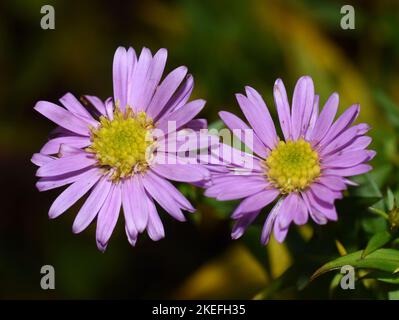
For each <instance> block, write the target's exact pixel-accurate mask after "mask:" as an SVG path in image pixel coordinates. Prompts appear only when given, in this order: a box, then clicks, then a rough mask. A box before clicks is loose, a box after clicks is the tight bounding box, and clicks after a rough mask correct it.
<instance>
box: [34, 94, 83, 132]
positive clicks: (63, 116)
mask: <svg viewBox="0 0 399 320" xmlns="http://www.w3.org/2000/svg"><path fill="white" fill-rule="evenodd" d="M34 109H35V110H36V111H37V112H39V113H41V114H42V115H44V116H45V117H46V118H48V119H50V120H51V121H53V122H55V123H56V124H58V125H60V126H61V127H63V128H65V129H68V130H70V131H72V132H75V133H77V134H81V135H84V136H89V135H90V130H89V126H88V125H87V123H86V122H85V121H84V120H82V119H80V118H78V117H76V116H75V115H73V114H72V113H71V112H69V111H67V110H65V109H64V108H61V107H59V106H57V105H56V104H54V103H51V102H47V101H39V102H38V103H36V105H35V108H34Z"/></svg>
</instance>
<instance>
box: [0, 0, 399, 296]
mask: <svg viewBox="0 0 399 320" xmlns="http://www.w3.org/2000/svg"><path fill="white" fill-rule="evenodd" d="M351 2H352V3H351ZM46 4H49V5H52V6H54V9H55V30H42V29H41V27H40V20H41V18H42V14H41V13H40V9H41V7H42V6H43V5H46ZM344 4H352V5H353V6H354V8H355V19H356V20H355V23H356V24H355V26H356V29H355V30H343V29H342V28H341V27H340V20H341V18H342V15H341V13H340V9H341V7H342V6H343V5H344ZM398 30H399V3H398V1H388V0H380V1H373V0H369V1H366V0H364V1H349V2H348V1H332V0H331V1H319V0H306V1H294V0H278V1H277V0H273V1H261V0H249V1H240V0H221V1H213V0H201V1H195V0H171V1H160V0H150V1H95V0H90V1H58V0H57V1H51V0H45V1H40V0H30V1H28V0H26V1H22V0H18V1H15V0H2V1H1V2H0V108H1V109H0V165H1V179H0V181H1V182H0V187H1V200H2V201H1V205H0V212H1V214H0V217H1V219H0V297H1V298H29V299H30V298H37V299H43V298H50V299H55V298H83V299H93V298H139V299H143V298H252V297H253V296H254V295H255V294H256V293H257V292H258V291H259V290H261V289H262V288H264V287H265V286H267V284H268V283H269V282H270V281H271V280H272V279H273V278H275V277H277V276H278V275H280V274H281V273H282V272H283V271H284V270H286V269H287V268H288V267H289V266H290V265H291V264H292V262H293V261H294V260H295V259H298V258H297V257H296V256H293V255H292V254H291V253H290V251H289V250H288V249H287V246H286V245H278V244H277V243H275V242H274V241H272V242H271V244H270V245H269V246H268V247H262V246H261V245H260V244H259V241H258V237H259V231H258V229H256V228H253V229H250V230H249V231H248V234H247V235H246V236H245V237H244V239H243V240H239V241H234V242H233V241H231V240H230V228H231V225H230V222H229V220H228V214H229V213H230V212H231V209H232V208H233V207H234V205H235V203H220V204H216V203H215V202H213V201H212V200H207V199H204V198H203V197H202V195H201V190H196V189H194V188H191V187H183V188H184V190H183V191H184V192H185V193H186V194H187V195H188V196H189V197H190V200H191V201H192V202H193V203H194V204H195V205H196V206H197V207H198V209H199V210H198V212H197V213H196V214H195V215H194V217H192V218H190V220H189V221H188V222H187V223H179V222H177V221H174V220H172V219H170V218H169V217H168V216H167V215H166V214H165V213H161V217H162V220H163V222H164V224H165V231H166V238H165V239H163V240H161V241H159V242H152V241H151V240H149V239H148V237H147V236H142V237H141V238H140V239H139V241H138V244H137V246H136V247H135V248H132V247H130V245H129V244H128V242H127V240H126V239H125V232H124V227H123V219H120V220H119V222H118V226H117V228H116V230H115V232H114V234H113V236H112V238H111V241H110V243H109V246H108V249H107V250H106V252H105V253H101V252H99V251H98V250H97V248H96V245H95V225H92V226H91V227H90V228H89V229H87V230H86V231H84V232H83V233H81V234H79V235H74V234H73V233H72V230H71V228H72V222H73V219H74V216H75V215H76V213H77V210H78V208H79V206H80V205H81V203H78V204H77V205H76V206H74V207H73V208H72V209H71V210H69V211H68V212H67V213H65V214H64V215H62V216H61V217H60V218H57V219H56V220H49V219H48V217H47V212H48V208H49V207H50V205H51V203H52V201H53V200H54V199H55V198H56V196H57V194H59V192H60V190H59V189H56V190H54V191H50V192H44V193H39V192H38V191H37V190H36V188H35V181H36V178H35V170H36V169H35V167H34V165H33V164H31V163H30V157H31V155H32V154H33V153H34V152H37V151H38V150H40V148H41V146H42V145H43V144H44V143H45V141H46V140H47V135H48V133H49V131H50V130H51V129H52V128H53V125H52V124H51V123H50V121H48V120H46V119H45V118H43V117H41V116H40V115H39V114H38V113H36V112H34V110H33V106H34V104H35V102H36V101H38V100H48V101H52V102H56V101H57V100H58V99H59V98H60V97H61V96H62V95H63V94H64V93H66V92H69V91H70V92H72V93H74V94H76V95H78V96H80V95H83V94H93V95H97V96H99V97H101V98H107V97H109V96H111V95H112V58H113V54H114V51H115V49H116V48H117V47H118V46H120V45H122V46H133V47H134V48H135V49H136V51H140V50H141V48H142V47H143V46H146V47H149V48H150V49H151V50H152V51H153V52H154V51H155V50H157V49H158V48H161V47H165V48H167V49H168V52H169V56H168V64H167V71H170V70H172V69H173V68H175V67H177V66H179V65H186V66H187V67H188V68H189V71H190V73H192V74H193V75H194V78H195V90H194V94H193V97H192V98H195V97H201V98H204V99H206V100H207V106H206V108H205V109H204V111H203V112H202V116H204V117H207V118H208V119H209V122H210V123H213V122H215V121H217V120H218V116H217V112H218V111H219V110H221V109H225V110H230V111H234V112H236V113H237V114H239V115H240V113H239V109H238V106H237V103H236V101H235V99H234V93H237V92H242V91H243V88H244V86H245V85H251V86H253V87H255V88H256V89H257V90H259V91H260V92H261V93H262V94H263V96H264V98H265V99H266V102H267V103H268V105H269V107H271V109H273V111H272V112H274V103H273V99H272V87H273V83H274V81H275V79H276V78H279V77H281V78H282V79H283V80H284V82H285V84H286V87H287V91H288V93H289V95H291V93H292V90H293V87H294V85H295V82H296V80H297V78H298V77H299V76H301V75H304V74H308V75H311V76H312V77H313V79H314V81H315V86H316V91H317V92H318V93H319V94H320V96H321V102H323V103H324V102H325V101H326V99H327V98H328V95H329V94H330V93H332V92H333V91H337V92H338V93H339V94H340V97H341V100H340V108H341V109H340V110H341V111H342V110H343V108H346V107H348V106H349V105H350V104H353V103H357V102H360V103H361V106H362V111H361V116H360V118H361V120H363V121H367V122H368V123H370V124H371V125H372V126H373V128H374V130H373V131H372V132H371V135H372V136H373V137H374V138H375V142H374V148H375V149H377V150H378V151H379V154H380V160H379V161H396V164H397V163H398V160H397V159H388V156H385V154H386V152H385V144H384V141H385V140H387V139H388V138H387V137H389V135H391V136H392V132H391V131H390V128H389V127H387V126H386V125H385V124H386V119H385V118H384V117H383V116H382V114H381V108H380V106H379V99H380V97H381V93H383V94H384V96H389V97H390V99H391V100H392V101H394V102H396V103H399V90H398V88H399V73H398V71H399V70H398V67H399V59H398V53H399V31H398ZM274 116H275V113H274ZM214 125H215V126H218V125H219V123H217V122H216V123H215V124H214ZM391 140H392V139H391ZM387 159H388V160H387ZM377 161H378V160H377ZM343 219H344V222H345V218H343ZM327 228H329V227H317V228H315V229H316V231H314V229H313V227H311V226H306V227H304V228H301V229H300V230H298V234H302V235H304V237H305V238H306V237H310V236H306V235H307V234H312V233H313V232H319V231H318V230H321V231H320V232H323V230H324V231H326V230H328V229H327ZM349 232H350V231H349ZM294 236H295V235H294ZM288 243H289V240H288ZM251 246H252V247H251ZM326 247H329V248H331V247H333V243H328V244H326ZM331 250H332V249H331ZM262 259H264V260H262ZM263 261H264V263H263ZM46 264H50V265H52V266H54V268H55V272H56V289H55V290H48V291H44V290H42V289H41V288H40V279H41V274H40V268H41V266H42V265H46ZM316 267H318V265H317V264H315V265H314V268H316ZM310 271H314V270H310ZM314 286H317V284H316V285H314ZM317 290H318V289H317V288H316V287H315V289H314V291H312V293H309V297H323V296H324V295H326V293H325V292H323V291H322V289H320V290H321V291H320V293H317ZM282 297H285V298H295V297H301V296H300V295H297V294H295V293H286V294H285V295H284V294H283V295H282ZM302 297H305V296H302Z"/></svg>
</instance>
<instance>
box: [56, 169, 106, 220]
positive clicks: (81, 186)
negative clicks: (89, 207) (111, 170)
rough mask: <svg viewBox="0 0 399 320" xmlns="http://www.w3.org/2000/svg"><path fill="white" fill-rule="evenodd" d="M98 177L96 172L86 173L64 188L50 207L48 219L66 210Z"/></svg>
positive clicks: (98, 173)
mask: <svg viewBox="0 0 399 320" xmlns="http://www.w3.org/2000/svg"><path fill="white" fill-rule="evenodd" d="M100 176H101V174H100V172H99V171H98V170H96V171H88V172H86V173H85V174H84V175H83V176H82V177H81V179H79V180H77V181H76V182H74V183H73V184H71V185H70V186H69V187H68V188H66V189H65V190H64V191H63V192H62V193H61V194H60V195H59V196H58V197H57V199H55V201H54V202H53V204H52V205H51V207H50V210H49V217H50V219H54V218H56V217H58V216H59V215H61V214H63V213H64V212H65V211H66V210H68V209H69V208H70V207H71V206H72V205H73V204H74V203H75V202H76V201H78V200H79V199H80V198H81V197H83V196H84V195H85V194H86V192H87V191H89V190H90V189H91V187H93V185H94V184H95V183H96V182H97V181H98V179H99V178H100Z"/></svg>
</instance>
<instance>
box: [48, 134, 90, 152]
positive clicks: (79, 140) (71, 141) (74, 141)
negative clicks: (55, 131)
mask: <svg viewBox="0 0 399 320" xmlns="http://www.w3.org/2000/svg"><path fill="white" fill-rule="evenodd" d="M61 144H67V145H71V146H73V147H75V148H84V147H87V146H89V145H91V141H90V138H89V137H78V136H66V137H65V136H64V137H58V138H54V139H51V140H49V141H48V142H47V143H46V144H45V145H44V146H43V147H42V148H41V149H40V153H42V154H57V153H58V152H59V151H60V146H61Z"/></svg>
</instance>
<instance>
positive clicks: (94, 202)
mask: <svg viewBox="0 0 399 320" xmlns="http://www.w3.org/2000/svg"><path fill="white" fill-rule="evenodd" d="M111 185H112V183H111V182H110V181H108V180H107V178H106V177H103V178H101V179H100V180H99V181H98V182H97V184H96V185H95V187H94V188H93V190H92V192H91V193H90V195H89V197H88V198H87V200H86V201H85V203H84V204H83V206H82V207H81V208H80V210H79V212H78V214H77V216H76V218H75V221H74V222H73V226H72V231H73V232H74V233H79V232H82V231H83V230H84V229H86V228H87V227H88V225H89V224H90V223H91V222H92V221H93V219H94V218H95V217H96V216H97V213H98V212H99V211H100V209H101V207H102V206H103V204H104V202H105V199H106V198H107V197H108V193H109V191H110V189H111Z"/></svg>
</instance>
